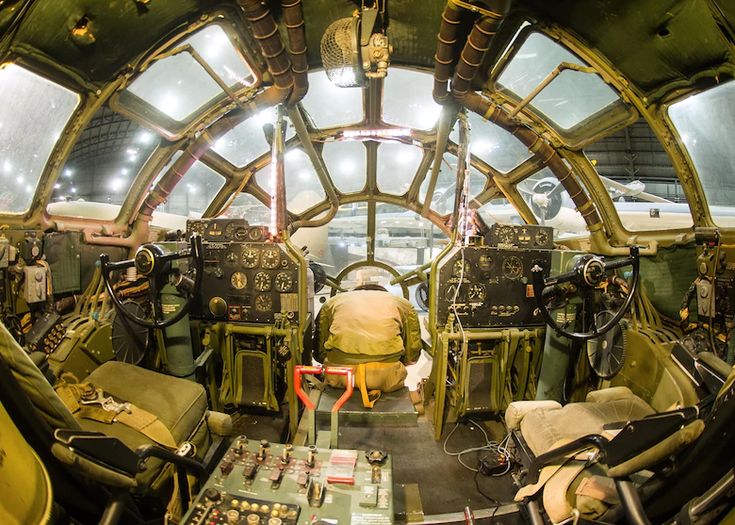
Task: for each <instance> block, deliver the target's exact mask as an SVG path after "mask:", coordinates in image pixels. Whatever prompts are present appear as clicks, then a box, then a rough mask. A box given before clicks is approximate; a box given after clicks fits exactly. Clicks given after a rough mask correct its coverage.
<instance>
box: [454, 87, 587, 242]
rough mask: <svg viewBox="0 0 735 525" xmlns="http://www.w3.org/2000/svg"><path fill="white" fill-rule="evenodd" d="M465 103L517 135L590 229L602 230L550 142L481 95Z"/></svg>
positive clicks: (471, 93) (475, 94) (482, 115)
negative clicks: (570, 200) (563, 191)
mask: <svg viewBox="0 0 735 525" xmlns="http://www.w3.org/2000/svg"><path fill="white" fill-rule="evenodd" d="M462 101H463V105H464V106H465V107H466V108H467V109H469V110H471V111H474V112H475V113H477V114H478V115H480V116H481V117H482V118H484V119H485V120H489V121H491V122H493V123H494V124H497V125H498V126H500V127H501V128H503V129H505V130H506V131H508V132H510V133H512V134H513V135H515V137H516V138H517V139H518V140H520V141H521V142H522V143H523V144H525V145H526V147H527V148H528V149H529V151H530V152H531V153H533V154H534V155H535V156H537V157H538V158H540V159H541V160H542V161H543V163H544V165H546V166H548V168H549V169H550V170H551V171H552V172H553V173H554V175H555V176H556V178H557V179H559V182H560V183H561V185H562V186H563V187H564V189H565V190H566V191H567V193H568V194H569V197H570V198H571V199H572V201H573V202H574V205H575V206H576V208H577V210H578V211H579V213H580V214H581V215H582V217H583V218H584V220H585V222H586V223H587V227H588V228H590V229H599V227H600V224H601V220H600V216H599V214H598V213H597V209H596V208H595V207H594V205H592V202H591V201H590V200H589V198H588V197H587V194H585V193H584V191H583V190H582V187H581V186H580V185H579V183H578V182H577V179H575V178H574V177H573V176H572V173H573V170H572V168H570V167H569V166H567V164H566V163H565V162H564V160H563V159H562V158H561V156H560V155H559V154H558V153H557V152H556V150H555V149H554V148H553V147H552V146H551V145H550V144H549V143H547V142H546V141H545V140H543V139H542V138H541V137H539V136H538V135H537V134H536V132H535V131H533V130H531V129H530V128H528V127H526V126H524V125H523V124H520V123H519V122H517V121H515V120H513V119H512V118H511V117H510V116H509V115H508V113H507V112H506V111H505V110H504V109H503V108H501V107H498V106H493V104H492V103H491V102H490V101H489V100H487V99H485V98H483V97H482V95H480V94H479V93H475V92H470V93H468V94H466V95H465V96H464V97H463V98H462Z"/></svg>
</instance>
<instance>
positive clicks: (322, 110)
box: [302, 71, 363, 128]
mask: <svg viewBox="0 0 735 525" xmlns="http://www.w3.org/2000/svg"><path fill="white" fill-rule="evenodd" d="M302 104H303V105H304V108H305V109H306V111H308V112H309V114H310V116H311V118H312V120H313V121H314V124H315V125H316V126H317V127H318V128H331V127H333V126H344V125H347V124H355V123H357V122H361V121H362V119H363V111H362V89H360V88H341V87H337V86H335V85H334V84H332V83H331V82H330V81H329V79H328V78H327V74H326V73H325V72H324V71H316V72H314V73H309V92H308V93H307V94H306V96H305V97H304V100H303V101H302Z"/></svg>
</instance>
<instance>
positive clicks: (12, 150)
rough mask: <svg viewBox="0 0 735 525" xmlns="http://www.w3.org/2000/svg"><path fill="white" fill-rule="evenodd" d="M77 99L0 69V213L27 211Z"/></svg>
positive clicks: (18, 71) (17, 71)
mask: <svg viewBox="0 0 735 525" xmlns="http://www.w3.org/2000/svg"><path fill="white" fill-rule="evenodd" d="M78 103H79V96H78V95H77V94H76V93H73V92H71V91H69V90H67V89H64V88H63V87H61V86H59V85H57V84H54V83H52V82H50V81H49V80H46V79H44V78H42V77H40V76H38V75H36V74H34V73H31V72H30V71H28V70H25V69H23V68H21V67H18V66H16V65H14V64H7V65H6V66H4V67H0V185H1V186H2V189H0V212H3V213H17V212H23V211H25V210H27V209H28V208H29V207H30V205H31V202H32V201H33V194H34V192H35V190H36V185H37V184H38V180H39V179H40V178H41V174H42V173H43V169H44V167H45V166H46V161H47V160H48V158H49V155H50V154H51V151H52V150H53V148H54V145H55V144H56V141H57V140H58V139H59V137H60V136H61V133H62V131H63V130H64V127H65V126H66V123H67V121H68V120H69V117H71V115H72V113H73V112H74V109H75V108H76V107H77V104H78Z"/></svg>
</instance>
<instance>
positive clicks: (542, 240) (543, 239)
mask: <svg viewBox="0 0 735 525" xmlns="http://www.w3.org/2000/svg"><path fill="white" fill-rule="evenodd" d="M534 241H536V245H537V246H546V244H548V242H549V232H547V231H546V230H539V231H537V232H536V237H535V238H534Z"/></svg>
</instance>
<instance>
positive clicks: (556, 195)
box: [517, 168, 588, 238]
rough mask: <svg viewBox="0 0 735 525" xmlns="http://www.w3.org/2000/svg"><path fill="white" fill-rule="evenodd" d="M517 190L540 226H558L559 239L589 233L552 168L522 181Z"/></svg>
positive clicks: (557, 234)
mask: <svg viewBox="0 0 735 525" xmlns="http://www.w3.org/2000/svg"><path fill="white" fill-rule="evenodd" d="M517 188H518V191H519V192H520V194H521V196H522V197H523V198H524V200H525V201H526V203H527V204H528V207H529V208H531V211H532V212H533V215H534V217H536V220H537V221H538V222H539V224H545V225H546V226H553V227H554V237H555V238H563V237H569V236H577V235H587V234H588V233H587V226H586V224H585V222H584V219H583V218H582V215H581V214H580V213H579V212H578V211H577V210H576V209H575V207H574V203H573V202H572V199H571V197H569V194H568V193H567V190H565V189H564V187H563V186H562V185H561V183H560V182H559V179H557V178H556V177H555V176H554V173H553V172H552V171H551V170H550V169H549V168H544V169H542V170H541V171H539V172H538V173H535V174H533V175H531V176H530V177H528V178H527V179H526V180H524V181H522V182H519V183H518V186H517Z"/></svg>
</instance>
